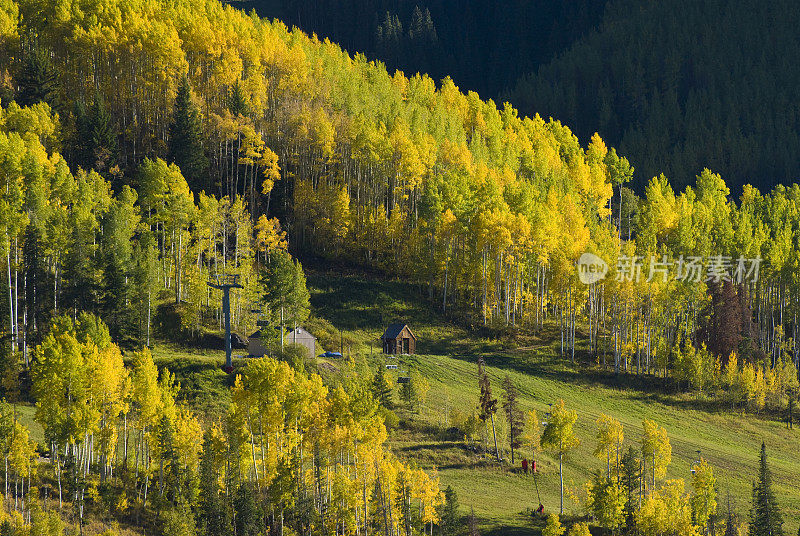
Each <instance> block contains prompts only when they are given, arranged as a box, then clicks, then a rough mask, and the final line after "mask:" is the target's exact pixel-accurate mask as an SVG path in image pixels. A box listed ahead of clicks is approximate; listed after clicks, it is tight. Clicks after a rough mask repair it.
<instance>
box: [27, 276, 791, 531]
mask: <svg viewBox="0 0 800 536" xmlns="http://www.w3.org/2000/svg"><path fill="white" fill-rule="evenodd" d="M308 280H309V286H310V290H311V300H312V313H313V317H312V319H311V320H310V321H309V323H308V327H309V329H310V330H311V331H312V332H314V333H315V334H316V335H317V336H318V337H319V339H320V347H321V348H322V349H326V350H339V348H340V347H342V348H343V349H344V350H345V354H346V355H351V356H354V357H356V356H358V357H359V358H365V359H366V360H367V361H368V362H369V363H370V366H371V367H372V368H373V370H374V367H375V366H377V365H378V364H380V363H384V362H385V361H386V360H385V358H384V357H383V356H382V355H381V354H380V353H379V350H380V348H379V342H378V339H379V337H380V335H381V333H382V332H383V329H384V328H385V326H386V325H388V324H389V323H391V322H394V321H398V320H399V321H406V322H408V323H409V325H410V326H411V328H412V329H413V330H414V332H415V333H416V334H417V337H418V339H419V340H418V348H419V350H420V351H421V352H423V353H422V354H420V355H416V356H406V357H403V358H402V359H401V360H400V362H401V367H400V368H401V369H408V368H410V367H416V368H418V369H419V370H420V372H422V374H423V375H424V376H425V377H426V378H427V380H428V382H429V383H430V391H429V393H428V397H427V401H426V404H425V407H424V408H423V409H422V411H421V412H420V414H417V415H409V414H408V413H407V412H406V411H404V410H400V411H399V414H400V416H401V417H402V419H403V425H402V426H401V427H400V428H398V429H396V430H394V431H393V432H392V433H391V435H390V439H389V442H390V446H391V448H392V449H393V450H394V451H395V452H396V453H397V454H398V455H399V456H401V457H403V458H404V459H407V460H410V461H414V462H415V463H416V464H417V465H419V466H420V467H423V468H426V469H429V470H434V469H435V470H436V471H437V472H438V475H439V476H440V478H441V482H442V485H443V486H447V485H452V486H453V487H454V488H455V489H456V491H457V492H458V496H459V501H460V503H461V507H462V512H463V513H464V514H468V513H469V512H470V511H474V512H475V515H476V516H477V517H478V519H479V523H480V526H481V529H482V534H503V535H523V534H538V533H539V532H540V529H541V523H540V522H539V520H534V519H533V518H532V516H531V515H530V510H531V509H533V508H535V507H536V506H537V505H538V502H539V498H538V497H539V496H541V500H542V502H543V503H544V505H545V508H546V511H547V512H553V511H557V510H558V502H559V495H558V473H557V470H558V467H557V463H556V460H555V459H554V458H553V457H552V456H550V455H549V454H547V453H545V454H542V455H540V456H539V458H538V462H539V466H540V473H539V476H538V477H537V478H536V479H534V478H533V477H532V476H525V475H522V474H520V471H519V470H518V467H517V468H512V467H510V464H509V463H508V462H505V463H502V464H498V463H497V462H495V461H494V460H493V459H492V458H491V456H484V455H482V454H480V453H479V452H476V451H474V450H471V449H469V448H467V447H466V445H465V443H464V441H463V440H462V438H460V437H458V436H457V435H456V436H455V437H454V435H453V434H452V433H447V431H446V429H447V426H448V422H447V419H448V416H449V415H450V413H451V410H453V409H456V410H458V411H461V412H464V413H466V412H469V411H471V410H472V409H473V408H475V407H476V405H477V395H478V387H477V377H476V372H477V366H476V361H477V358H478V356H479V355H480V356H483V357H484V359H485V360H486V363H487V371H488V373H489V375H490V378H491V380H492V386H493V388H494V395H495V396H496V397H498V398H499V397H500V395H501V388H500V383H501V381H502V379H503V378H504V377H505V375H506V374H508V375H509V376H511V378H512V379H513V380H514V382H515V383H516V385H517V386H518V388H519V391H520V401H521V403H522V405H523V407H524V408H525V409H529V408H535V409H536V410H537V411H539V412H540V415H543V413H544V412H546V411H547V408H548V403H550V402H554V401H556V400H557V399H559V398H563V399H564V400H565V402H566V404H567V406H568V407H569V408H572V409H575V410H576V411H577V412H578V415H579V418H578V423H577V425H576V433H577V434H578V436H579V437H580V439H581V445H580V446H579V447H578V448H577V449H576V450H575V451H574V452H573V453H572V454H571V455H570V456H569V458H568V459H567V461H566V464H565V484H566V487H567V489H568V491H567V498H566V499H565V507H566V510H567V513H568V514H569V516H571V517H576V516H581V515H583V514H584V512H583V509H582V506H581V505H582V499H583V497H584V493H583V491H582V490H583V486H584V484H585V482H587V481H588V480H589V478H590V475H591V473H592V471H595V470H598V469H601V468H603V467H604V462H603V461H601V460H599V459H597V458H595V457H594V456H593V455H592V452H593V451H594V448H595V444H596V442H595V440H594V436H595V433H596V425H595V421H596V419H597V418H598V417H599V416H600V415H601V414H602V413H607V414H609V415H612V416H614V417H616V418H617V419H619V420H620V421H621V422H622V423H623V424H624V426H625V441H626V444H631V445H635V444H637V443H638V441H639V438H640V434H641V422H642V420H643V419H646V418H647V419H653V420H654V421H656V422H658V423H659V424H660V425H662V426H664V427H665V428H666V429H667V430H668V432H669V435H670V440H671V443H672V447H673V458H672V465H671V466H670V469H669V472H668V477H669V478H684V479H686V480H687V485H688V479H689V476H690V473H689V468H690V464H691V462H692V461H694V460H695V459H696V457H697V452H696V451H697V450H701V451H702V455H703V456H704V457H706V458H707V459H708V460H709V461H710V462H711V463H712V464H713V466H714V469H715V472H716V475H717V489H718V492H719V496H720V504H721V505H722V504H724V501H725V497H726V496H727V494H728V492H730V495H731V503H732V506H733V508H734V509H735V510H736V511H738V512H739V513H741V514H746V512H747V509H748V508H749V501H750V491H751V487H750V486H751V481H752V478H753V476H754V475H755V470H756V465H757V457H758V451H759V447H760V444H761V441H762V440H764V441H765V442H766V444H767V447H768V452H769V455H770V464H771V467H772V471H773V475H774V480H775V488H776V491H777V495H778V497H779V500H780V503H781V506H782V509H783V512H784V516H785V519H786V523H785V525H784V528H785V530H786V533H787V534H795V533H796V532H797V527H798V522H800V486H798V485H797V484H796V478H797V476H798V475H800V457H798V456H797V448H798V446H800V429H799V430H794V431H789V430H787V429H786V428H785V426H784V425H783V424H781V423H780V422H777V421H774V420H769V419H767V418H763V417H758V416H754V415H743V414H739V413H733V412H730V411H727V410H725V409H724V408H721V407H720V406H719V405H718V404H716V403H714V402H713V401H710V402H708V403H700V402H695V401H692V400H689V399H688V398H686V397H683V396H681V395H680V394H663V391H664V390H663V389H660V388H659V387H661V385H660V381H659V380H658V379H653V378H640V377H636V376H633V375H623V376H619V377H616V376H614V375H613V374H609V373H607V372H604V371H602V370H600V369H599V368H595V367H582V368H580V369H578V368H574V367H571V366H569V365H568V364H567V363H565V362H563V361H562V360H560V359H558V358H557V350H558V338H557V332H556V331H554V328H552V327H551V328H550V331H549V332H546V333H545V334H543V335H542V338H541V339H539V338H536V337H528V338H525V339H524V340H516V341H515V340H512V339H510V338H509V337H505V338H492V337H491V336H490V335H491V333H489V332H488V331H484V330H481V329H476V330H470V329H467V328H465V327H464V326H463V324H460V323H455V322H452V321H450V320H448V319H447V318H444V317H442V316H441V315H440V314H438V313H437V312H436V310H435V308H434V307H431V306H430V305H429V303H428V302H427V301H426V300H424V299H421V298H420V295H419V292H418V291H417V289H416V288H415V287H412V286H409V285H406V284H403V283H399V282H391V281H385V280H380V279H371V278H368V277H366V276H363V275H357V274H356V275H342V274H333V275H331V274H325V273H317V272H311V273H310V274H309V278H308ZM153 356H154V359H155V361H156V364H157V365H158V366H159V368H164V367H166V368H168V369H169V370H171V371H172V373H174V374H175V376H176V379H177V380H178V381H179V382H180V383H181V395H180V398H181V399H182V400H184V401H185V402H187V403H189V404H190V405H192V406H193V407H194V408H195V409H196V411H198V413H199V414H200V416H201V417H202V418H204V419H206V420H207V419H213V418H215V417H216V416H217V415H219V414H220V412H221V411H222V409H223V408H224V407H225V406H226V405H227V403H228V402H229V401H230V386H231V385H232V382H233V380H232V377H231V376H229V375H226V374H225V373H224V372H223V371H222V370H221V366H222V364H223V363H224V359H225V355H224V352H223V351H221V350H200V349H194V348H184V347H181V346H177V345H172V344H167V343H162V342H160V341H159V342H157V343H156V345H155V348H154V349H153ZM244 363H245V360H241V359H235V360H234V366H237V367H238V366H243V365H244ZM326 364H328V365H330V363H328V362H326ZM333 365H334V366H336V365H341V363H335V362H334V363H333ZM334 370H335V369H332V368H331V367H328V370H327V372H326V375H330V374H335V372H334ZM396 399H397V401H398V402H399V396H398V397H396ZM19 411H20V418H21V419H22V420H23V422H25V424H27V425H28V426H30V427H31V430H32V434H33V437H34V439H36V440H37V441H38V442H40V443H42V444H43V440H44V438H43V434H42V430H41V428H40V427H39V426H38V425H37V424H36V423H35V422H34V420H33V415H34V408H33V407H32V406H30V405H28V406H25V405H23V406H19ZM496 421H497V434H498V439H499V441H500V446H501V449H503V450H504V454H503V455H504V456H505V457H506V458H508V453H507V447H506V446H507V444H508V441H507V430H506V428H507V427H506V424H505V422H504V418H503V415H502V413H500V412H499V413H498V415H497V417H496ZM487 440H488V434H487ZM487 444H488V443H487ZM523 455H526V456H530V454H529V453H528V452H523ZM517 465H519V462H518V463H517ZM537 484H538V486H537ZM537 487H538V491H539V495H538V496H537ZM720 508H722V506H720Z"/></svg>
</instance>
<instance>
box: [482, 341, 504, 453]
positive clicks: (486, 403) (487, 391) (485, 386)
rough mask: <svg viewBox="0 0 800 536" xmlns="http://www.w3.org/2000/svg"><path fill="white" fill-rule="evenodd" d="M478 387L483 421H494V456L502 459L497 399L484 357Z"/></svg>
mask: <svg viewBox="0 0 800 536" xmlns="http://www.w3.org/2000/svg"><path fill="white" fill-rule="evenodd" d="M478 387H480V390H481V394H480V398H479V399H478V410H479V411H480V418H481V420H482V421H483V422H486V420H487V419H489V420H490V422H491V423H492V437H493V438H494V456H495V458H497V460H498V461H499V460H500V451H499V450H498V449H497V433H496V432H495V428H494V414H495V413H497V399H496V398H494V397H492V384H491V382H490V381H489V375H488V374H487V373H486V368H485V367H484V361H483V357H479V358H478Z"/></svg>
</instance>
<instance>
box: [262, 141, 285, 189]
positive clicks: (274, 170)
mask: <svg viewBox="0 0 800 536" xmlns="http://www.w3.org/2000/svg"><path fill="white" fill-rule="evenodd" d="M258 164H259V166H260V167H261V175H262V176H263V177H264V182H263V183H262V185H261V193H262V194H264V195H267V194H269V193H270V192H271V191H272V188H273V187H274V186H275V183H276V182H278V181H279V180H280V178H281V168H280V166H279V165H278V155H277V154H275V152H274V151H273V150H272V149H270V148H268V147H266V148H264V151H263V153H262V154H261V157H260V158H259V160H258Z"/></svg>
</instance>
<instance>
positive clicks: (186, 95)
mask: <svg viewBox="0 0 800 536" xmlns="http://www.w3.org/2000/svg"><path fill="white" fill-rule="evenodd" d="M202 128H203V127H202V124H201V121H200V114H199V112H198V111H197V108H196V107H195V105H194V103H193V102H192V95H191V88H190V87H189V77H188V76H186V75H184V76H183V77H181V80H180V83H179V84H178V93H177V95H176V96H175V105H174V108H173V112H172V122H171V123H170V125H169V153H168V159H169V161H170V162H173V163H175V164H177V165H178V167H179V168H180V170H181V173H182V174H183V176H184V177H186V180H187V182H188V183H189V186H190V187H191V189H192V191H193V192H199V191H201V190H206V189H209V187H210V185H209V183H208V159H207V158H206V155H205V149H204V147H203V130H202Z"/></svg>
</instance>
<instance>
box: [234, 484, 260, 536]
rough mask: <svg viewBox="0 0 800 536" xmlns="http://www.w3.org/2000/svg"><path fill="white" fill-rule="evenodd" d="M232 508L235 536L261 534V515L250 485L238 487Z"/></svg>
mask: <svg viewBox="0 0 800 536" xmlns="http://www.w3.org/2000/svg"><path fill="white" fill-rule="evenodd" d="M233 507H234V511H235V512H236V516H235V521H234V524H235V528H236V532H235V533H236V535H237V536H256V535H258V534H260V533H261V531H260V528H261V517H262V513H261V509H260V507H259V504H258V503H257V502H256V496H255V490H254V489H253V485H252V484H251V483H249V482H243V483H242V484H240V485H239V489H237V490H236V495H235V497H234V499H233Z"/></svg>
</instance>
